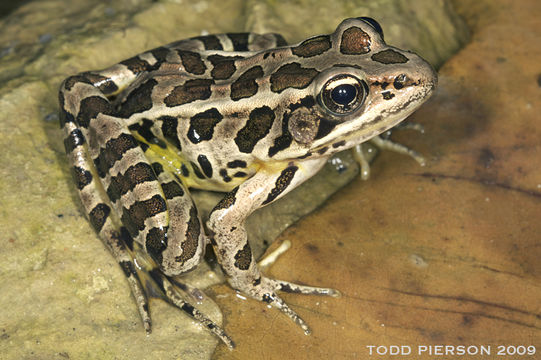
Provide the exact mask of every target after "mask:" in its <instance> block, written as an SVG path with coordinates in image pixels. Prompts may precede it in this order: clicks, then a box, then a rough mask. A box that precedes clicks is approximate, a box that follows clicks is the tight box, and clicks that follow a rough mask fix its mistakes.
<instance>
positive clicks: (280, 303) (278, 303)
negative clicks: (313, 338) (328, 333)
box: [262, 292, 312, 335]
mask: <svg viewBox="0 0 541 360" xmlns="http://www.w3.org/2000/svg"><path fill="white" fill-rule="evenodd" d="M262 301H264V302H266V303H267V304H269V305H272V306H274V307H275V308H277V309H278V310H280V311H281V312H282V313H284V314H286V315H287V316H288V317H289V318H290V319H291V320H293V321H294V322H295V324H297V325H299V326H300V327H301V329H302V330H303V331H304V334H305V335H310V334H311V333H312V331H311V330H310V327H309V326H308V324H307V323H306V322H305V321H304V320H303V319H302V318H301V317H300V316H299V314H297V313H296V312H295V311H294V310H293V309H291V308H290V307H289V306H288V305H287V304H286V303H285V301H284V300H282V299H281V298H280V297H279V296H278V295H276V294H275V293H274V292H272V293H266V294H264V295H263V298H262Z"/></svg>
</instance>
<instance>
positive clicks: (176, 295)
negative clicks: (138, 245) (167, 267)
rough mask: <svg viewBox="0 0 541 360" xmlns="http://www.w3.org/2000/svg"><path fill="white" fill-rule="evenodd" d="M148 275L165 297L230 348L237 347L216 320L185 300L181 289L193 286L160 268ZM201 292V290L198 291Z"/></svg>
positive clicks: (188, 288)
mask: <svg viewBox="0 0 541 360" xmlns="http://www.w3.org/2000/svg"><path fill="white" fill-rule="evenodd" d="M148 275H150V277H151V278H152V280H154V283H155V284H156V285H158V287H159V288H160V290H161V292H162V295H163V297H164V299H165V300H166V301H167V302H169V303H170V304H172V305H173V306H175V307H177V308H179V309H180V310H182V311H184V312H185V313H186V314H188V315H189V316H190V317H191V318H193V319H194V320H195V321H196V322H198V323H199V324H201V325H203V326H204V327H206V328H207V329H208V330H209V331H210V332H211V333H213V334H214V335H215V336H217V337H218V338H219V339H220V340H221V341H222V342H223V343H224V344H225V345H227V347H228V348H229V349H233V348H234V347H235V343H234V342H233V340H232V339H231V338H230V337H229V336H228V335H227V334H226V332H225V331H224V330H223V329H222V328H221V327H219V326H218V325H217V324H216V323H215V322H214V321H212V320H210V319H209V318H207V317H206V316H205V315H204V314H203V313H201V312H200V311H199V310H197V309H196V308H195V307H194V306H193V305H191V304H190V303H189V302H187V301H186V300H185V297H184V296H182V295H181V294H180V292H179V290H182V288H184V290H190V289H192V291H191V292H193V289H194V288H192V287H190V286H186V285H183V284H179V283H178V282H176V281H174V280H173V279H169V277H168V276H166V275H165V274H163V273H162V272H161V271H160V270H159V269H158V268H155V269H152V270H150V271H149V272H148ZM198 292H199V291H198Z"/></svg>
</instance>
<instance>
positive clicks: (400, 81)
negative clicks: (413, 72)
mask: <svg viewBox="0 0 541 360" xmlns="http://www.w3.org/2000/svg"><path fill="white" fill-rule="evenodd" d="M407 79H408V77H407V76H406V74H400V75H398V76H397V77H395V78H394V81H393V86H394V88H395V89H396V90H400V89H402V88H403V87H404V86H406V81H407Z"/></svg>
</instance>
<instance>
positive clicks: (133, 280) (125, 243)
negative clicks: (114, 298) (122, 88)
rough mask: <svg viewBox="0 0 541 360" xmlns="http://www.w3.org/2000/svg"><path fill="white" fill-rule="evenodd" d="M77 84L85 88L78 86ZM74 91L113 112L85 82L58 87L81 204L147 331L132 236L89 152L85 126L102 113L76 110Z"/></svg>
mask: <svg viewBox="0 0 541 360" xmlns="http://www.w3.org/2000/svg"><path fill="white" fill-rule="evenodd" d="M77 87H82V88H86V89H77ZM74 91H76V92H78V93H79V92H84V91H88V97H87V98H86V99H92V101H93V102H94V105H97V108H98V109H99V110H101V111H103V112H105V113H109V112H112V109H110V108H109V106H108V104H109V103H108V102H107V100H106V99H105V97H104V96H103V95H102V94H100V93H99V91H98V90H97V89H96V88H94V87H93V86H91V85H89V84H87V83H77V82H75V81H74V80H73V78H71V79H68V80H66V82H65V83H64V84H63V86H62V88H61V93H60V104H61V112H60V119H61V122H60V125H61V127H63V129H64V133H65V139H64V147H65V150H66V154H67V156H68V160H69V162H70V165H71V172H72V175H73V178H74V180H75V183H76V186H77V189H78V191H79V195H80V198H81V201H82V204H83V207H84V208H85V212H86V214H87V216H88V218H89V220H90V223H91V224H92V226H93V228H94V229H95V230H96V232H97V233H98V234H99V236H100V238H101V240H102V242H103V243H104V244H105V246H106V247H107V249H108V250H109V252H110V253H111V254H112V255H113V257H114V258H115V260H116V261H117V262H118V264H119V265H120V267H121V268H122V270H123V271H124V274H125V275H126V278H127V280H128V283H129V285H130V288H131V292H132V294H133V296H134V298H135V301H136V303H137V309H138V311H139V314H140V315H141V319H142V321H143V326H144V328H145V330H146V331H147V332H150V329H151V319H150V314H149V311H148V301H147V297H146V295H145V291H144V289H143V286H142V284H141V281H140V279H139V277H138V275H137V272H136V271H135V266H134V263H133V258H132V257H131V255H130V253H129V247H130V246H131V245H132V244H133V239H132V237H131V236H130V234H129V233H128V231H127V230H126V228H125V227H123V226H121V225H120V220H119V219H118V217H117V216H115V213H114V211H111V209H112V206H111V203H110V201H109V199H108V197H107V195H106V193H105V190H104V188H103V184H102V183H101V181H100V176H99V175H98V170H97V168H96V166H95V162H94V160H93V159H92V157H91V155H90V152H89V147H90V146H91V145H89V144H88V142H87V135H88V129H87V127H88V124H89V122H90V120H91V119H92V118H94V117H97V116H98V115H100V114H101V115H102V113H101V112H99V110H98V112H97V113H94V112H92V111H88V110H89V109H86V108H85V104H86V103H85V102H83V103H82V104H81V105H80V106H79V108H78V109H77V106H76V105H74V104H73V102H72V101H70V94H72V93H73V92H74ZM64 101H65V102H64ZM88 103H90V101H88Z"/></svg>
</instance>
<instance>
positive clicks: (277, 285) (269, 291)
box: [244, 276, 340, 335]
mask: <svg viewBox="0 0 541 360" xmlns="http://www.w3.org/2000/svg"><path fill="white" fill-rule="evenodd" d="M252 283H258V284H257V285H255V286H251V287H250V289H248V290H247V291H244V293H246V294H247V295H249V296H250V297H252V298H254V299H257V300H260V301H263V302H266V303H267V304H269V305H272V306H274V307H275V308H277V309H279V310H280V311H281V312H282V313H284V314H286V315H287V316H288V317H289V318H290V319H291V320H293V321H294V322H295V323H296V324H297V325H299V326H300V327H301V329H302V330H303V331H304V333H305V334H306V335H309V334H310V333H311V331H310V328H309V326H308V325H307V324H306V322H305V321H304V320H303V319H302V318H301V317H300V316H299V315H298V314H297V313H296V312H295V311H294V310H293V309H291V308H290V307H289V306H288V305H287V304H286V303H285V301H284V300H282V299H281V298H280V297H279V296H278V295H277V294H276V291H284V292H288V293H296V294H307V295H326V296H332V297H339V296H340V292H339V291H338V290H335V289H330V288H322V287H314V286H306V285H298V284H293V283H290V282H288V281H282V280H276V279H270V278H267V277H264V276H262V277H261V278H260V279H257V280H255V281H254V282H252Z"/></svg>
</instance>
